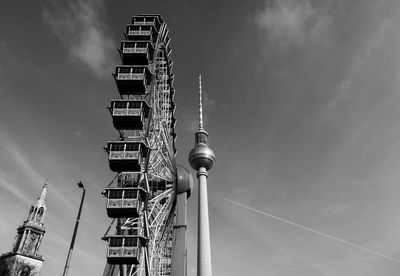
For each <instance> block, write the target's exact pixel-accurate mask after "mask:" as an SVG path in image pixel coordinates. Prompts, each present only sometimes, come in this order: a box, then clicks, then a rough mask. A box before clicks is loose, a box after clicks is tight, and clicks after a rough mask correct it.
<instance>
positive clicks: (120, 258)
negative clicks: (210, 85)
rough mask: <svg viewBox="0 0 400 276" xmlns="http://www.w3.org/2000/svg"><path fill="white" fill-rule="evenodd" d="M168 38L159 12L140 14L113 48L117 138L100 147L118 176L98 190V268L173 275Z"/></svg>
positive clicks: (172, 153) (172, 144) (171, 90)
mask: <svg viewBox="0 0 400 276" xmlns="http://www.w3.org/2000/svg"><path fill="white" fill-rule="evenodd" d="M169 42H170V39H169V37H168V29H167V25H166V23H165V22H164V21H163V19H162V18H161V16H159V15H138V16H134V17H133V18H132V22H131V24H128V25H127V28H126V32H125V40H123V41H122V42H121V46H120V49H119V52H120V56H121V60H122V65H121V66H117V67H116V70H115V74H114V78H115V80H116V84H117V87H118V91H119V94H120V99H115V100H112V101H111V105H110V107H109V110H110V112H111V115H112V118H113V124H114V127H115V128H116V129H117V131H118V133H119V138H118V139H116V140H114V141H109V142H108V144H107V147H106V148H105V149H106V151H107V153H108V159H109V166H110V169H111V170H112V171H114V172H116V177H115V178H114V179H113V180H112V181H111V183H110V184H109V185H108V186H107V187H106V189H105V191H104V192H103V194H104V195H105V197H106V198H107V214H108V216H109V217H110V218H111V219H112V222H111V224H110V226H109V227H108V229H107V232H106V234H105V235H104V237H103V239H104V240H106V241H107V265H106V268H105V271H104V275H108V276H111V275H120V276H122V275H124V276H125V275H129V276H133V275H141V276H142V275H146V276H147V275H160V276H161V275H171V252H172V247H173V238H172V237H173V225H174V219H175V208H176V201H175V196H176V163H175V153H176V148H175V138H176V134H175V131H174V126H175V121H176V120H175V117H174V110H175V103H174V88H173V78H174V76H173V74H172V71H171V69H172V61H171V59H170V54H171V49H170V47H169ZM114 229H115V234H110V232H112V231H114Z"/></svg>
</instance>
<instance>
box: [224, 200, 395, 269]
mask: <svg viewBox="0 0 400 276" xmlns="http://www.w3.org/2000/svg"><path fill="white" fill-rule="evenodd" d="M224 200H225V201H227V202H230V203H232V204H234V205H237V206H240V207H242V208H245V209H248V210H251V211H253V212H256V213H258V214H261V215H264V216H267V217H270V218H274V219H276V220H279V221H281V222H284V223H287V224H290V225H293V226H296V227H298V228H301V229H303V230H306V231H309V232H312V233H315V234H318V235H320V236H322V237H325V238H328V239H331V240H334V241H337V242H341V243H344V244H347V245H349V246H351V247H354V248H358V249H360V250H362V251H365V252H368V253H371V254H373V255H375V256H378V257H381V258H384V259H387V260H391V261H393V262H395V263H398V264H400V260H397V259H394V258H392V257H390V256H388V255H385V254H382V253H379V252H376V251H374V250H371V249H368V248H366V247H363V246H360V245H357V244H355V243H352V242H348V241H345V240H343V239H340V238H337V237H334V236H331V235H329V234H325V233H322V232H320V231H317V230H314V229H312V228H310V227H307V226H304V225H301V224H298V223H295V222H292V221H289V220H287V219H283V218H280V217H277V216H274V215H271V214H268V213H265V212H263V211H260V210H257V209H254V208H252V207H249V206H246V205H243V204H241V203H239V202H235V201H232V200H230V199H226V198H224Z"/></svg>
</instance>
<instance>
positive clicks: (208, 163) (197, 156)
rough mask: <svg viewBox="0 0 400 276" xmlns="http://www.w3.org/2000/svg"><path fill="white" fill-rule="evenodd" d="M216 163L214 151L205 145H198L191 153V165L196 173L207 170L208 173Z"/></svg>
mask: <svg viewBox="0 0 400 276" xmlns="http://www.w3.org/2000/svg"><path fill="white" fill-rule="evenodd" d="M214 162H215V154H214V152H213V150H212V149H211V148H210V147H209V146H208V145H207V144H205V143H198V144H196V145H195V146H194V148H193V149H192V150H191V151H190V154H189V163H190V166H192V168H193V169H194V170H196V171H199V170H200V168H205V169H206V170H207V171H208V170H210V169H211V168H212V166H213V165H214Z"/></svg>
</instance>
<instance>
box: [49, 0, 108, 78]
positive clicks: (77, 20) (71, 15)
mask: <svg viewBox="0 0 400 276" xmlns="http://www.w3.org/2000/svg"><path fill="white" fill-rule="evenodd" d="M102 7H103V6H102V2H101V1H82V0H77V1H69V2H68V3H66V4H62V3H60V2H52V4H51V5H50V6H45V7H44V8H43V18H44V21H45V22H46V23H47V24H48V25H49V26H50V28H51V30H52V31H53V33H54V34H55V35H56V36H57V37H58V38H59V39H60V41H61V42H62V43H63V44H64V46H65V47H66V48H67V49H68V51H69V54H70V56H71V58H72V59H73V60H76V61H79V62H82V63H83V64H86V65H87V66H88V67H89V68H90V69H91V70H92V71H93V73H94V74H95V75H96V76H98V77H104V76H105V75H108V74H109V73H110V72H111V66H112V65H113V64H115V62H114V61H113V60H112V59H113V58H112V56H113V55H110V53H111V52H114V51H113V48H115V47H114V45H113V43H112V39H111V38H110V37H109V36H108V34H107V26H106V25H105V24H104V23H103V20H102V19H101V10H102Z"/></svg>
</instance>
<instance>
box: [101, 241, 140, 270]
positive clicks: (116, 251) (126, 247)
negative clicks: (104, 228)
mask: <svg viewBox="0 0 400 276" xmlns="http://www.w3.org/2000/svg"><path fill="white" fill-rule="evenodd" d="M107 243H108V244H107V262H108V263H109V264H139V261H140V253H141V251H142V246H143V244H144V238H143V237H140V236H135V235H113V236H109V237H107Z"/></svg>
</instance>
